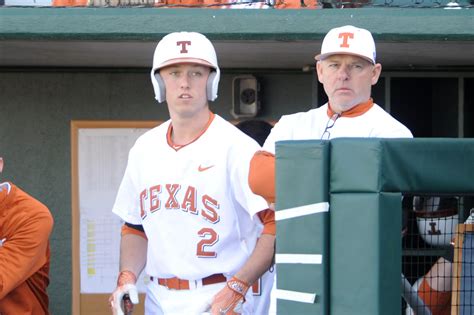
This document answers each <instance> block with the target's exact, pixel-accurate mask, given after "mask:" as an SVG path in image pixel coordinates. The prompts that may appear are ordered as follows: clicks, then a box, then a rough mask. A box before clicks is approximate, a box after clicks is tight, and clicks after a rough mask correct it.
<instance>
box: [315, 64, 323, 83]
mask: <svg viewBox="0 0 474 315" xmlns="http://www.w3.org/2000/svg"><path fill="white" fill-rule="evenodd" d="M316 74H317V76H318V81H319V83H321V84H323V66H322V64H321V61H318V62H316Z"/></svg>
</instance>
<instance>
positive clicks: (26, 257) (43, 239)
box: [0, 188, 53, 300]
mask: <svg viewBox="0 0 474 315" xmlns="http://www.w3.org/2000/svg"><path fill="white" fill-rule="evenodd" d="M0 212H1V213H4V214H5V216H4V217H3V221H2V220H1V219H2V218H1V216H0V234H1V235H0V238H2V239H5V241H4V242H3V244H2V246H1V247H0V300H2V299H3V298H5V296H6V295H8V294H9V293H10V292H11V291H12V290H14V289H15V288H17V287H18V286H19V285H20V284H22V283H23V282H25V281H26V280H27V279H29V278H30V277H31V276H32V275H33V274H35V273H36V272H38V270H40V269H41V268H42V267H43V266H44V265H45V264H46V263H47V262H48V261H49V256H48V255H49V252H48V250H49V247H48V246H49V236H50V234H51V231H52V229H53V217H52V215H51V213H50V212H49V210H48V208H47V207H46V206H44V205H43V204H42V203H40V202H39V201H37V200H36V199H34V198H32V197H31V196H29V195H28V194H26V193H24V192H23V191H21V190H20V189H18V188H15V189H14V190H12V191H11V193H10V195H9V196H7V197H6V199H5V200H4V203H3V204H1V203H0Z"/></svg>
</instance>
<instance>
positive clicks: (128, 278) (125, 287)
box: [109, 270, 138, 315]
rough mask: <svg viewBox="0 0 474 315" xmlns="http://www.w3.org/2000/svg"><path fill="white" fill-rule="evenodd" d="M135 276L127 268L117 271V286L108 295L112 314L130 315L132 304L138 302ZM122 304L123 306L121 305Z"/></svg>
mask: <svg viewBox="0 0 474 315" xmlns="http://www.w3.org/2000/svg"><path fill="white" fill-rule="evenodd" d="M136 283H137V276H135V274H134V273H133V272H131V271H129V270H124V271H121V272H120V273H119V276H118V279H117V288H116V289H115V291H114V292H113V293H112V295H111V296H110V297H109V303H110V308H111V309H112V314H113V315H130V314H132V311H133V304H138V290H137V286H136V285H135V284H136ZM122 304H123V307H122Z"/></svg>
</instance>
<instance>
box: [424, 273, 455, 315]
mask: <svg viewBox="0 0 474 315" xmlns="http://www.w3.org/2000/svg"><path fill="white" fill-rule="evenodd" d="M418 296H419V297H420V298H421V299H422V300H423V302H425V305H426V306H427V307H428V308H429V309H430V311H431V314H432V315H449V314H451V291H436V290H435V289H433V288H431V287H430V285H429V284H428V280H427V279H426V278H424V279H423V281H422V282H421V284H420V287H419V288H418Z"/></svg>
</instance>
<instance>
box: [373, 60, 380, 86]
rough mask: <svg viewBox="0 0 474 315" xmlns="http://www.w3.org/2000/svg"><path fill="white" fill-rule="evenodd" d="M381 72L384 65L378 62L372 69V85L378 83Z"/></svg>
mask: <svg viewBox="0 0 474 315" xmlns="http://www.w3.org/2000/svg"><path fill="white" fill-rule="evenodd" d="M381 72H382V65H381V64H380V63H376V64H375V65H374V67H373V69H372V85H375V84H377V82H378V80H379V77H380V73H381Z"/></svg>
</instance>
